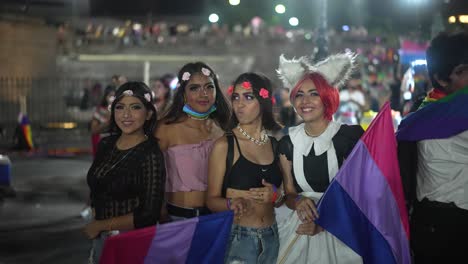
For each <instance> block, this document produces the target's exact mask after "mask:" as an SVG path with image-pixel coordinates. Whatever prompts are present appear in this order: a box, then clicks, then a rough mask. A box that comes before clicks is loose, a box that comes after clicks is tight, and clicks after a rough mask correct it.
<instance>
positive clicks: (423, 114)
mask: <svg viewBox="0 0 468 264" xmlns="http://www.w3.org/2000/svg"><path fill="white" fill-rule="evenodd" d="M467 105H468V87H465V88H463V89H461V90H459V91H457V92H455V93H453V94H450V95H447V96H445V97H443V98H441V99H438V100H426V101H425V102H424V103H423V105H422V107H421V108H420V109H418V111H416V112H414V113H411V114H409V115H408V116H407V117H406V118H405V119H403V120H402V121H401V123H400V126H399V127H398V131H397V132H396V136H397V139H398V140H399V141H420V140H424V139H441V138H448V137H451V136H454V135H456V134H459V133H461V132H463V131H465V130H468V110H467V108H466V107H467ZM439 128H442V129H439Z"/></svg>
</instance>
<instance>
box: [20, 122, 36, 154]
mask: <svg viewBox="0 0 468 264" xmlns="http://www.w3.org/2000/svg"><path fill="white" fill-rule="evenodd" d="M18 122H19V126H20V129H21V132H22V137H23V139H24V142H25V144H26V147H28V149H30V150H31V149H33V148H34V144H33V140H32V132H31V122H29V118H28V116H27V115H25V114H23V113H20V114H19V116H18Z"/></svg>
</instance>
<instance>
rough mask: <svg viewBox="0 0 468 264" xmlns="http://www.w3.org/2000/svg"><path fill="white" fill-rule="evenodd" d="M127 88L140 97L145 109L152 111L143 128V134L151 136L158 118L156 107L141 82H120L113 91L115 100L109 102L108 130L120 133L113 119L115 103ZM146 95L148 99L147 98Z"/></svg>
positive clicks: (151, 96)
mask: <svg viewBox="0 0 468 264" xmlns="http://www.w3.org/2000/svg"><path fill="white" fill-rule="evenodd" d="M127 90H130V91H132V93H133V96H134V97H136V98H138V99H140V101H141V103H143V105H144V106H145V108H146V110H148V111H153V114H152V115H151V118H150V119H149V120H146V121H145V124H144V125H143V130H144V131H145V135H147V136H153V132H154V129H155V127H156V120H157V119H158V117H157V113H156V108H155V107H154V104H153V103H154V102H153V101H154V99H153V95H152V93H151V90H150V88H149V87H148V86H147V85H146V84H145V83H142V82H126V83H124V84H122V85H121V86H120V87H119V89H117V91H116V92H115V100H114V101H113V102H112V104H111V120H110V125H109V131H110V132H111V133H113V134H119V135H120V134H121V133H122V130H121V129H120V128H119V127H118V126H117V124H116V123H115V119H114V109H115V105H116V104H117V103H118V102H119V101H120V100H121V99H122V98H123V93H124V92H125V91H127ZM147 97H148V98H149V99H150V100H149V101H148V100H147Z"/></svg>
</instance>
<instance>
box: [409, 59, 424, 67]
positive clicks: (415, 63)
mask: <svg viewBox="0 0 468 264" xmlns="http://www.w3.org/2000/svg"><path fill="white" fill-rule="evenodd" d="M419 65H427V61H426V60H414V61H412V62H411V66H413V67H414V66H419Z"/></svg>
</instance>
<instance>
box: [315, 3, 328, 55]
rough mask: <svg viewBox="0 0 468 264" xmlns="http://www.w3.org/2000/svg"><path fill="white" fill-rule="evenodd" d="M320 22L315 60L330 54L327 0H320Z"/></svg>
mask: <svg viewBox="0 0 468 264" xmlns="http://www.w3.org/2000/svg"><path fill="white" fill-rule="evenodd" d="M320 10H321V14H320V18H319V19H320V20H319V21H320V24H319V27H318V34H317V35H318V36H317V40H316V42H317V49H316V53H315V60H316V61H319V60H321V59H323V58H325V57H326V56H328V45H327V44H328V39H327V26H328V25H327V24H328V23H327V20H328V17H327V10H328V8H327V0H320Z"/></svg>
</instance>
